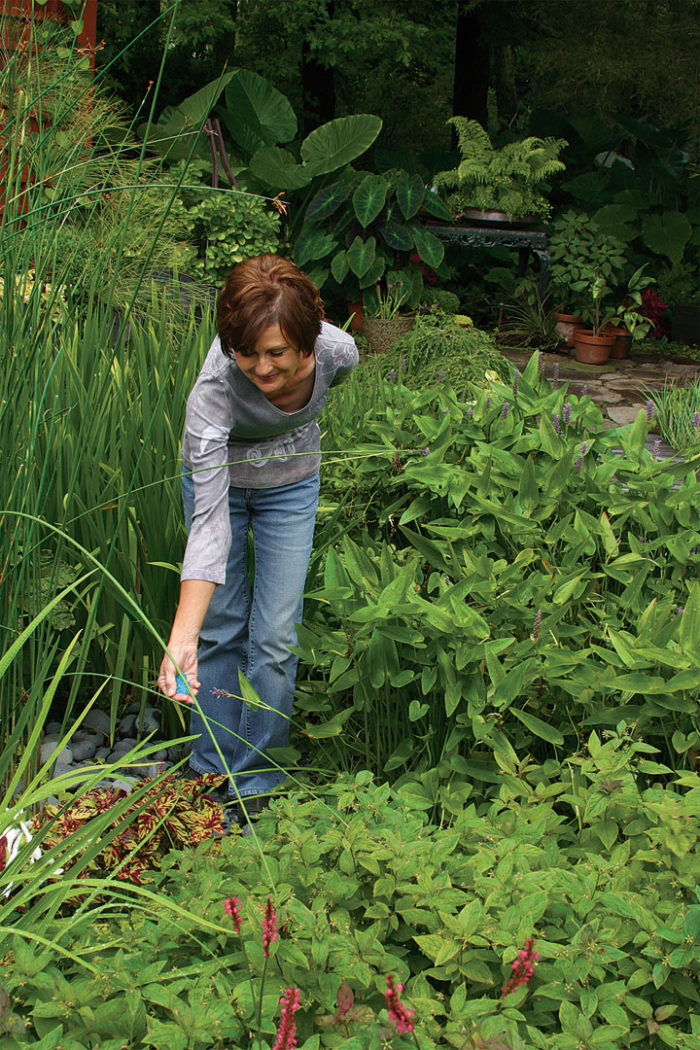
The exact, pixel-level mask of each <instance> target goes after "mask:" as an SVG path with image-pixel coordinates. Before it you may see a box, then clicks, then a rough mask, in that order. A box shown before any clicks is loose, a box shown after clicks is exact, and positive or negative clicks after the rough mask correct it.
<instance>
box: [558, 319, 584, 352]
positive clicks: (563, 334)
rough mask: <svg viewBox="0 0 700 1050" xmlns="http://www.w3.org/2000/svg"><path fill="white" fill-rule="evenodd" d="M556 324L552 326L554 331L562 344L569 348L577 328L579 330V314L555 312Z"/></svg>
mask: <svg viewBox="0 0 700 1050" xmlns="http://www.w3.org/2000/svg"><path fill="white" fill-rule="evenodd" d="M556 318H557V323H556V325H555V326H554V331H555V332H556V333H557V335H558V336H559V338H560V339H561V340H562V342H564V343H567V344H568V345H569V346H573V345H574V332H575V331H576V329H577V328H580V326H581V324H582V321H581V317H580V315H579V314H564V313H560V312H559V311H557V314H556Z"/></svg>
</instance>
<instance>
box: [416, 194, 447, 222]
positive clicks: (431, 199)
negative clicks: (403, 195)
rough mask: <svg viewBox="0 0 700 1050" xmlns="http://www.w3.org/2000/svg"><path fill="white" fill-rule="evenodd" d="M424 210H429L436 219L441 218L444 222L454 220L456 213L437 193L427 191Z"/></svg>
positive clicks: (429, 213)
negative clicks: (454, 213)
mask: <svg viewBox="0 0 700 1050" xmlns="http://www.w3.org/2000/svg"><path fill="white" fill-rule="evenodd" d="M423 211H425V212H427V213H428V215H431V216H432V217H433V218H434V219H441V220H442V221H443V222H454V215H453V214H452V212H451V211H450V209H449V208H448V207H447V205H446V204H445V202H444V201H443V199H442V197H439V196H438V194H437V193H426V195H425V197H424V199H423Z"/></svg>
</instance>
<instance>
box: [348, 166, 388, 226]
mask: <svg viewBox="0 0 700 1050" xmlns="http://www.w3.org/2000/svg"><path fill="white" fill-rule="evenodd" d="M387 188H388V187H387V181H386V179H383V178H382V176H381V175H365V177H364V179H363V180H362V182H361V183H360V185H359V186H358V187H357V189H356V190H355V192H354V193H353V195H352V206H353V208H354V209H355V215H356V216H357V219H358V221H359V223H360V225H361V226H364V227H365V228H366V227H367V226H369V224H370V223H371V222H373V221H374V220H375V219H376V218H377V216H378V215H379V213H380V211H381V210H382V208H383V207H384V204H385V201H386V191H387Z"/></svg>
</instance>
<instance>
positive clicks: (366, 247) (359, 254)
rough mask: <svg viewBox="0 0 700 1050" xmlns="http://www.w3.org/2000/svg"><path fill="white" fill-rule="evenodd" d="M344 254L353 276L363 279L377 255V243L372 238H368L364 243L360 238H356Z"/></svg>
mask: <svg viewBox="0 0 700 1050" xmlns="http://www.w3.org/2000/svg"><path fill="white" fill-rule="evenodd" d="M346 254H347V260H348V265H349V266H350V269H351V270H352V272H353V273H354V274H355V276H356V277H364V275H365V274H366V273H367V271H368V270H369V268H370V266H371V265H372V263H373V262H374V259H375V256H376V254H377V241H376V239H375V238H374V237H368V238H367V240H366V241H363V240H362V238H361V237H360V236H357V237H356V238H355V240H354V241H353V242H352V244H351V245H350V247H349V248H348V250H347V253H346Z"/></svg>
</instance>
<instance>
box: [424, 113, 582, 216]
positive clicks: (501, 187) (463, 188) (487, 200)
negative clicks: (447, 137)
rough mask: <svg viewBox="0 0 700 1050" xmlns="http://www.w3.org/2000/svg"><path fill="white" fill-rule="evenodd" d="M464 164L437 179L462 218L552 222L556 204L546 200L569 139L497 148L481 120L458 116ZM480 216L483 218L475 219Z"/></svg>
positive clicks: (522, 141)
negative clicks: (553, 209) (464, 215)
mask: <svg viewBox="0 0 700 1050" xmlns="http://www.w3.org/2000/svg"><path fill="white" fill-rule="evenodd" d="M448 123H450V124H453V125H454V127H455V128H456V129H457V139H458V143H459V151H460V154H461V157H462V159H461V161H460V163H459V164H458V166H457V167H456V168H453V169H451V170H450V171H441V172H439V173H438V174H437V175H436V176H435V179H434V183H435V186H436V187H438V189H445V190H447V191H449V192H448V196H447V205H448V207H449V208H451V210H452V211H453V212H454V213H455V214H456V215H462V214H467V215H471V217H472V218H476V219H482V220H487V221H488V220H489V219H491V220H496V221H498V220H499V219H500V221H504V220H506V221H517V220H520V221H525V220H529V221H536V220H537V219H538V218H546V217H547V216H548V215H549V213H550V211H551V205H550V203H549V201H548V200H547V198H546V196H545V191H546V190H547V189H548V185H547V183H548V180H549V179H550V178H551V177H552V176H553V175H557V174H558V173H559V172H561V171H564V167H565V165H564V163H563V161H561V160H559V153H560V152H561V150H562V149H563V148H564V146H566V145H567V143H566V141H565V140H564V139H555V138H546V139H542V138H538V137H536V136H530V137H529V138H525V139H520V140H519V141H517V142H509V143H508V144H507V145H505V146H503V147H502V148H501V149H494V147H493V145H492V143H491V140H490V138H489V136H488V134H487V133H486V131H484V129H483V128H482V126H481V124H479V123H478V122H477V121H476V120H468V119H467V118H466V117H452V118H451V119H450V120H449V121H448ZM474 211H476V212H477V213H478V214H474Z"/></svg>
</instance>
